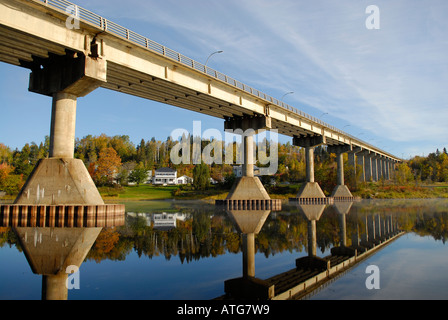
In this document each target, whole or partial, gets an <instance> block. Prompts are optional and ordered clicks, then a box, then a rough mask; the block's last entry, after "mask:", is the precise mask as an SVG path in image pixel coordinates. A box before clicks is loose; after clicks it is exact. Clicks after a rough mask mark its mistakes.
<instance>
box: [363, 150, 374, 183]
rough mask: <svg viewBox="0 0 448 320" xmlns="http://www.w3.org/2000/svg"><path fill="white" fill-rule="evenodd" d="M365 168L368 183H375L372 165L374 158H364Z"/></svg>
mask: <svg viewBox="0 0 448 320" xmlns="http://www.w3.org/2000/svg"><path fill="white" fill-rule="evenodd" d="M364 164H365V166H364V168H365V172H366V181H373V172H372V171H373V170H372V168H373V165H372V157H371V156H370V155H366V156H365V158H364Z"/></svg>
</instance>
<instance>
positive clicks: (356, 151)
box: [347, 146, 364, 183]
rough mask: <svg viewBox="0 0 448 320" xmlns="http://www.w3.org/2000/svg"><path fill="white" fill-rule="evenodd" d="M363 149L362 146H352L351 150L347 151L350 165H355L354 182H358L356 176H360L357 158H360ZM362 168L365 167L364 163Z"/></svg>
mask: <svg viewBox="0 0 448 320" xmlns="http://www.w3.org/2000/svg"><path fill="white" fill-rule="evenodd" d="M361 151H362V149H361V147H353V146H352V148H351V150H350V151H348V152H347V155H348V165H349V166H352V167H353V175H354V182H355V183H356V182H357V181H356V179H357V178H356V177H357V176H358V174H357V173H358V172H357V171H358V170H357V169H358V168H357V161H356V158H358V156H357V155H358V154H359V152H361ZM363 163H364V159H363ZM362 168H364V165H362ZM361 174H363V170H362V171H361Z"/></svg>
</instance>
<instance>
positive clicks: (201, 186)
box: [193, 162, 210, 190]
mask: <svg viewBox="0 0 448 320" xmlns="http://www.w3.org/2000/svg"><path fill="white" fill-rule="evenodd" d="M209 186H210V170H209V169H208V165H206V164H205V163H204V162H202V163H201V164H198V165H196V166H195V167H194V170H193V188H194V189H195V190H205V189H207V188H208V187H209Z"/></svg>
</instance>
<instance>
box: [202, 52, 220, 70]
mask: <svg viewBox="0 0 448 320" xmlns="http://www.w3.org/2000/svg"><path fill="white" fill-rule="evenodd" d="M223 52H224V51H222V50H219V51H215V52H213V53H211V54H210V55H209V56H208V58H207V60H206V61H205V64H204V67H207V63H208V60H210V58H211V56H212V55H214V54H217V53H223Z"/></svg>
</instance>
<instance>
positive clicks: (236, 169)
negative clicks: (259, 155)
mask: <svg viewBox="0 0 448 320" xmlns="http://www.w3.org/2000/svg"><path fill="white" fill-rule="evenodd" d="M233 174H234V175H235V177H237V178H240V177H242V176H243V166H242V165H239V166H233ZM259 175H260V168H258V167H257V166H256V165H254V176H256V177H258V176H259Z"/></svg>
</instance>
